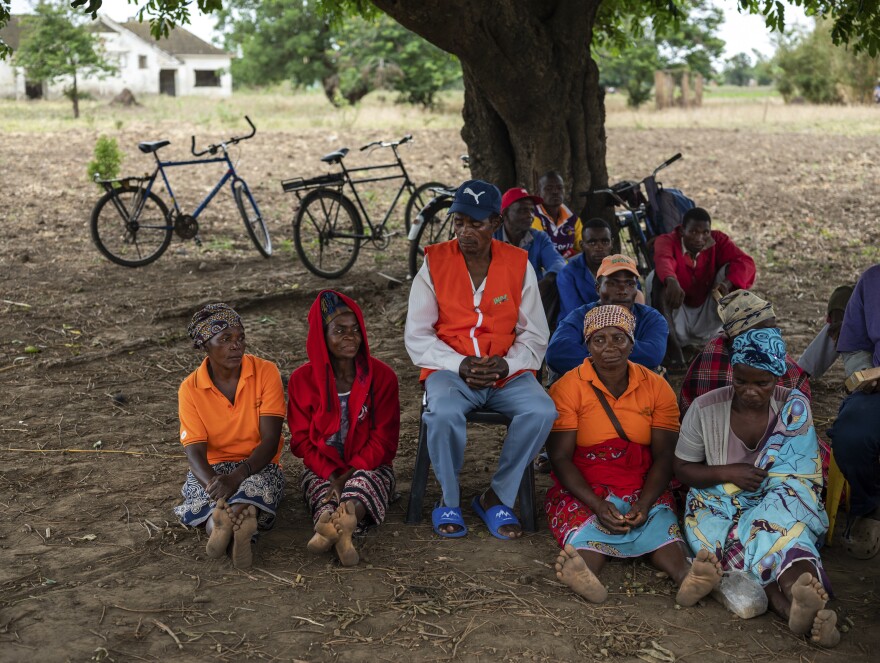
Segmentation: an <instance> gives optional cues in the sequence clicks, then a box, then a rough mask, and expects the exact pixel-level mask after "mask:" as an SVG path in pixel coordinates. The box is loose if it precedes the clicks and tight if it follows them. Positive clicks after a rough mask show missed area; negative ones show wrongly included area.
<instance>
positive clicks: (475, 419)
mask: <svg viewBox="0 0 880 663" xmlns="http://www.w3.org/2000/svg"><path fill="white" fill-rule="evenodd" d="M425 405H426V397H425V396H422V409H421V412H420V413H419V419H420V421H421V425H420V426H419V443H418V447H417V449H416V462H415V466H414V467H413V477H412V485H411V487H410V492H409V506H408V507H407V511H406V523H407V525H418V524H419V523H420V522H422V503H423V502H424V498H425V490H426V489H427V486H428V468H430V466H431V458H430V456H429V455H428V427H427V425H426V424H425V419H424V417H423V416H422V415H423V414H424V412H425ZM466 419H467V421H468V422H470V423H475V424H490V425H496V426H504V427H505V428H506V427H507V426H509V425H510V419H509V418H507V417H506V416H504V415H503V414H501V413H499V412H494V411H493V410H483V409H477V410H471V411H470V412H469V413H468V414H467V417H466ZM517 499H518V500H519V511H520V523H521V524H522V528H523V531H524V532H536V531H537V530H538V504H537V500H536V499H535V471H534V463H532V462H529V463H528V464H527V465H526V469H525V472H523V477H522V481H521V482H520V485H519V493H518V494H517Z"/></svg>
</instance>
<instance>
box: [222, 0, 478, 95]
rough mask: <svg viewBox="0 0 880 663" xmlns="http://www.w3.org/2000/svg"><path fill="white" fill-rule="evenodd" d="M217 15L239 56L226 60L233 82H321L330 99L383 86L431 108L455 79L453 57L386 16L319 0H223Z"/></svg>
mask: <svg viewBox="0 0 880 663" xmlns="http://www.w3.org/2000/svg"><path fill="white" fill-rule="evenodd" d="M217 17H218V21H217V29H218V30H220V31H221V32H223V33H224V46H225V48H226V49H227V50H229V51H231V52H233V53H236V54H238V55H239V56H240V57H239V58H237V59H235V60H233V63H232V80H233V84H234V85H236V86H239V87H241V86H267V85H273V84H277V83H281V82H284V81H286V82H289V83H291V84H292V85H293V86H294V87H299V88H308V87H310V86H313V85H320V86H321V87H322V88H323V90H324V93H325V94H326V95H327V98H328V99H329V100H330V102H331V103H333V104H334V105H340V104H344V103H348V104H354V103H357V102H358V101H359V100H360V99H362V98H363V97H364V96H365V95H367V94H368V93H370V92H371V91H373V90H377V89H386V90H393V91H395V92H397V93H398V100H399V101H402V102H405V103H412V104H420V105H422V106H425V107H430V106H433V105H434V103H435V101H436V98H437V93H438V92H439V91H441V90H443V89H445V88H448V87H450V86H452V85H455V84H456V83H458V82H460V80H461V66H460V64H459V62H458V60H457V59H456V58H455V56H452V55H450V54H448V53H446V52H444V51H442V50H440V49H439V48H437V47H436V46H433V45H432V44H430V43H428V42H427V41H425V40H424V39H422V38H421V37H419V36H417V35H415V34H413V33H412V32H410V31H409V30H407V29H406V28H404V27H403V26H401V25H400V24H399V23H397V22H396V21H394V20H393V19H392V18H390V17H389V16H387V15H386V14H380V13H377V14H376V15H373V16H370V17H369V18H364V17H363V16H361V15H358V14H350V15H346V16H343V17H338V16H333V15H332V14H328V12H327V10H326V7H325V6H324V5H322V3H320V2H319V1H317V0H302V2H290V1H289V0H228V1H226V2H224V4H223V9H221V10H220V11H219V12H217Z"/></svg>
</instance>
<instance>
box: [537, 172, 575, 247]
mask: <svg viewBox="0 0 880 663" xmlns="http://www.w3.org/2000/svg"><path fill="white" fill-rule="evenodd" d="M538 195H539V196H540V197H541V199H542V200H543V202H541V203H540V204H539V205H538V207H537V210H536V211H535V218H534V221H533V222H532V228H534V229H535V230H543V231H544V232H545V233H547V235H548V236H549V237H550V240H551V241H552V242H553V246H555V247H556V251H557V252H558V253H559V255H561V256H562V257H563V258H565V259H566V260H568V259H570V258H572V257H573V256H575V255H577V254H578V251H580V248H579V247H578V242H579V241H580V238H581V235H582V234H583V228H582V227H581V220H580V217H579V216H578V215H577V214H575V213H574V212H572V211H571V210H570V209H568V207H566V206H565V204H564V203H563V202H562V201H563V199H564V198H565V181H564V180H563V179H562V175H560V174H559V171H556V170H551V171H548V172H546V173H544V174H543V175H541V178H540V179H539V180H538Z"/></svg>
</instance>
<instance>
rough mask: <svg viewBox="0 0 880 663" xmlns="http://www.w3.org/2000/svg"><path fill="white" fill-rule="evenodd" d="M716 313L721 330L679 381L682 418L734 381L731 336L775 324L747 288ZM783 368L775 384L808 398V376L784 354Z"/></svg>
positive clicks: (769, 308) (726, 299)
mask: <svg viewBox="0 0 880 663" xmlns="http://www.w3.org/2000/svg"><path fill="white" fill-rule="evenodd" d="M718 315H719V317H720V318H721V327H722V331H721V333H720V334H718V335H717V336H716V337H715V338H713V339H712V340H711V341H709V342H708V343H707V344H706V347H704V348H703V350H702V351H701V352H700V354H698V355H697V356H696V357H694V360H693V361H692V362H691V365H690V366H689V367H688V370H687V374H686V375H685V376H684V382H682V383H681V393H680V394H679V397H678V409H679V411H680V412H681V418H682V419H684V415H685V413H686V412H687V411H688V408H689V407H690V406H691V403H693V402H694V399H695V398H696V397H697V396H702V395H703V394H706V393H708V392H710V391H712V390H713V389H721V388H722V387H729V386H730V385H732V384H733V367H732V366H731V365H730V350H731V346H732V344H733V339H734V338H736V337H737V336H739V335H740V334H742V333H744V332H747V331H749V330H750V329H765V328H769V327H776V312H775V311H774V310H773V305H772V304H770V302H768V301H766V300H764V299H761V298H760V297H758V295H756V294H755V293H754V292H752V291H750V290H734V291H733V292H731V293H730V294H729V295H725V296H724V297H722V298H721V300H720V301H719V302H718ZM548 355H549V352H548ZM785 368H786V371H785V374H784V375H782V377H780V378H779V381H778V382H777V383H776V384H777V385H778V386H780V387H785V388H786V389H800V390H801V392H803V394H804V396H806V397H807V398H810V397H811V395H810V381H809V379H808V378H809V375H807V374H806V373H804V371H803V370H801V368H800V366H798V365H797V364H796V363H795V361H794V359H792V358H791V356H789V355H786V357H785Z"/></svg>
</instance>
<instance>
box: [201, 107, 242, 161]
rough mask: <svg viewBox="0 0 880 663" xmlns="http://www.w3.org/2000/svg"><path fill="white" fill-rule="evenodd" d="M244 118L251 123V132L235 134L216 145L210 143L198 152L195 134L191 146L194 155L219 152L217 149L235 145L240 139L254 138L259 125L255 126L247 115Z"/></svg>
mask: <svg viewBox="0 0 880 663" xmlns="http://www.w3.org/2000/svg"><path fill="white" fill-rule="evenodd" d="M244 119H245V120H247V123H248V124H249V125H251V132H250V133H249V134H245V135H243V136H233V137H232V138H230V139H229V140H226V141H223V142H222V143H217V144H216V145H208V147H206V148H205V149H204V150H202V151H201V152H196V137H195V136H193V137H192V146H191V148H190V149H191V151H192V154H193V156H194V157H200V156H203V155H205V154H208V153H209V152H210V153H211V154H217V150H219V149H225V148H226V146H227V145H235V144H236V143H238V142H240V141H243V140H247V139H248V138H253V137H254V135H255V134H256V133H257V127H256V126H254V123H253V122H251V118H249V117H248V116H247V115H245V116H244Z"/></svg>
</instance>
